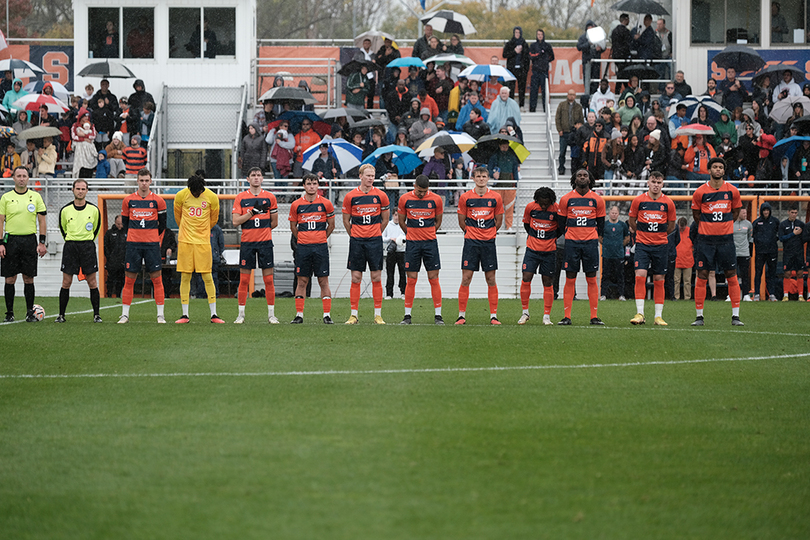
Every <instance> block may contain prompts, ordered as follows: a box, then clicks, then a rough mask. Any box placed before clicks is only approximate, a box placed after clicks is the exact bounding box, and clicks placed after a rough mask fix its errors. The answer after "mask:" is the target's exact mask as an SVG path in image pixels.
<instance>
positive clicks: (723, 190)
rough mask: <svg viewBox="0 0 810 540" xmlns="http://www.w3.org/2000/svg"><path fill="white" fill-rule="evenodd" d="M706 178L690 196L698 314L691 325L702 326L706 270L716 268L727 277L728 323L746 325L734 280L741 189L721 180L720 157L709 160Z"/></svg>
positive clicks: (707, 271) (737, 282) (721, 166)
mask: <svg viewBox="0 0 810 540" xmlns="http://www.w3.org/2000/svg"><path fill="white" fill-rule="evenodd" d="M708 167H709V180H708V182H706V183H705V184H703V185H702V186H700V187H699V188H697V189H696V190H695V193H694V194H693V195H692V216H693V217H694V218H695V222H696V223H697V224H698V232H697V240H696V242H695V258H696V259H697V261H696V262H697V280H696V281H695V309H696V310H697V317H696V318H695V322H693V323H692V326H703V303H704V302H705V301H706V282H707V281H708V279H709V270H713V269H715V268H719V269H720V270H722V271H723V273H724V274H725V276H726V283H728V294H729V296H730V297H731V324H732V326H745V324H743V322H742V321H741V320H740V296H741V292H740V282H739V281H738V280H737V249H736V248H735V247H734V220H736V219H737V215H738V214H739V213H740V208H742V200H741V199H740V192H739V191H737V188H735V187H734V186H732V185H731V184H729V183H728V182H726V181H725V180H723V177H724V176H725V175H726V162H725V161H724V160H723V158H712V159H710V160H709V164H708Z"/></svg>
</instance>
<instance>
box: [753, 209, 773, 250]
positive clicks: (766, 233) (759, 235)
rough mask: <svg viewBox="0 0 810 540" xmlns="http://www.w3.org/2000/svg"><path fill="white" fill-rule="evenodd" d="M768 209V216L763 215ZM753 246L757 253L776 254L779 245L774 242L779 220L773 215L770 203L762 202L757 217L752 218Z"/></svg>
mask: <svg viewBox="0 0 810 540" xmlns="http://www.w3.org/2000/svg"><path fill="white" fill-rule="evenodd" d="M766 210H767V211H768V217H765V216H764V213H765V211H766ZM752 225H753V231H754V248H755V249H756V250H757V253H770V254H776V253H777V252H778V251H779V245H778V244H777V243H776V240H777V235H778V234H779V220H778V219H776V218H775V217H773V211H772V210H771V205H770V203H767V202H764V203H762V204H761V205H760V207H759V217H758V218H757V219H755V220H754V223H753V224H752Z"/></svg>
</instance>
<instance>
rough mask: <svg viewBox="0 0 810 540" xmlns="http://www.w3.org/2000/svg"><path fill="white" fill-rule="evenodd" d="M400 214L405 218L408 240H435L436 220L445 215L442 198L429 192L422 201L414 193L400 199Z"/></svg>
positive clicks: (406, 237)
mask: <svg viewBox="0 0 810 540" xmlns="http://www.w3.org/2000/svg"><path fill="white" fill-rule="evenodd" d="M397 210H398V212H399V213H400V214H402V215H403V216H405V225H406V230H407V232H406V233H405V239H406V240H435V239H436V218H437V217H438V216H440V215H442V214H443V213H444V203H443V202H442V198H441V197H439V196H438V195H436V194H435V193H433V192H432V191H428V192H427V194H426V195H425V198H424V199H420V198H419V197H417V196H416V194H414V192H413V191H411V192H409V193H406V194H405V195H403V196H402V197H400V198H399V208H398V209H397Z"/></svg>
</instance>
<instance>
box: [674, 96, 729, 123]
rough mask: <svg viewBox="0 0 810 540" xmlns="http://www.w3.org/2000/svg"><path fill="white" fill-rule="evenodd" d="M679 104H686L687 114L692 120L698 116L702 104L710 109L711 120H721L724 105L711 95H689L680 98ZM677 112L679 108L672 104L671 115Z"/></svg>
mask: <svg viewBox="0 0 810 540" xmlns="http://www.w3.org/2000/svg"><path fill="white" fill-rule="evenodd" d="M678 104H679V105H680V104H683V105H686V116H687V118H691V119H692V120H694V119H696V118H697V117H698V110H699V109H700V107H701V105H702V106H704V107H706V108H707V109H708V110H709V120H711V121H712V122H719V121H720V112H721V111H722V110H723V106H722V105H720V104H719V103H717V102H716V101H715V100H714V99H712V97H711V96H687V97H686V98H684V99H682V100H680V101H679V102H678ZM677 112H678V108H677V107H676V106H674V105H672V106H670V108H669V116H675V114H676V113H677Z"/></svg>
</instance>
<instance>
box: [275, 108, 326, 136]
mask: <svg viewBox="0 0 810 540" xmlns="http://www.w3.org/2000/svg"><path fill="white" fill-rule="evenodd" d="M304 118H308V119H309V120H311V121H312V125H313V127H314V126H315V122H323V118H321V117H320V116H318V115H317V114H315V113H314V112H312V111H284V112H283V113H281V114H280V115H278V120H289V121H290V131H292V132H293V133H298V132H299V131H301V122H303V120H304Z"/></svg>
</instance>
